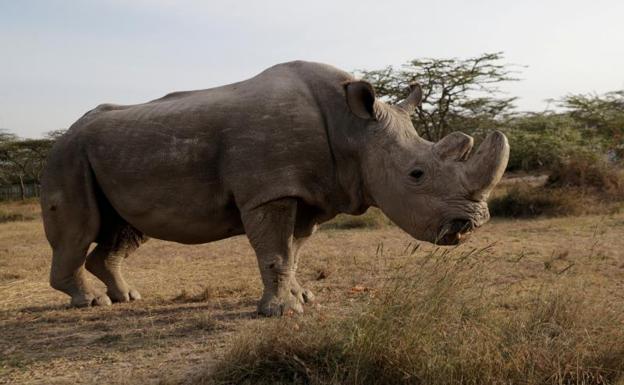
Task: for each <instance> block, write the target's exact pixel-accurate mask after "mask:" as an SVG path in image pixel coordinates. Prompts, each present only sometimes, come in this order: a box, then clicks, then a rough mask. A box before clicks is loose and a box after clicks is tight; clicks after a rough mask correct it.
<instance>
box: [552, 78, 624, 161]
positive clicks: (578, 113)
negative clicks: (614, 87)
mask: <svg viewBox="0 0 624 385" xmlns="http://www.w3.org/2000/svg"><path fill="white" fill-rule="evenodd" d="M559 106H561V107H564V108H565V109H566V110H567V111H568V114H569V115H570V116H571V117H572V118H573V119H574V120H576V121H577V122H579V123H580V124H581V130H582V131H585V133H586V134H589V135H591V136H598V137H601V138H602V139H603V140H604V143H605V144H606V146H607V148H608V149H609V150H611V151H613V152H614V153H615V154H617V155H618V157H620V158H622V157H624V90H620V91H613V92H607V93H605V94H602V95H598V94H573V95H567V96H565V97H563V98H562V99H560V100H559Z"/></svg>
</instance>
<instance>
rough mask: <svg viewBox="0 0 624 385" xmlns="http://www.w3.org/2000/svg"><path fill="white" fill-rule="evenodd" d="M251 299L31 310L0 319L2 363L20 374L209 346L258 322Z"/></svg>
mask: <svg viewBox="0 0 624 385" xmlns="http://www.w3.org/2000/svg"><path fill="white" fill-rule="evenodd" d="M255 303H256V302H255V299H252V298H241V299H238V300H224V301H220V302H218V303H212V302H202V303H175V302H173V301H153V302H150V301H141V302H137V303H130V304H117V305H113V306H111V307H105V308H88V309H70V308H68V307H67V306H65V305H45V306H30V307H24V308H21V309H18V310H17V311H15V310H13V311H11V312H7V311H5V312H1V313H0V329H1V330H2V334H3V338H2V339H0V362H5V363H7V364H8V366H9V367H15V368H21V367H25V366H28V365H31V364H34V363H42V362H47V361H52V360H54V359H59V358H64V359H76V360H89V359H92V358H95V357H96V356H102V355H103V354H106V353H124V354H125V353H128V352H135V351H142V350H149V349H152V348H158V349H169V348H175V347H176V346H181V345H184V344H188V343H189V342H192V343H193V344H195V345H197V344H210V343H211V341H214V340H215V339H216V338H217V337H218V336H219V335H220V334H223V333H228V332H230V331H232V330H234V329H236V328H237V326H239V325H240V324H241V323H242V322H245V321H250V320H251V319H253V318H256V317H258V316H257V313H256V311H255Z"/></svg>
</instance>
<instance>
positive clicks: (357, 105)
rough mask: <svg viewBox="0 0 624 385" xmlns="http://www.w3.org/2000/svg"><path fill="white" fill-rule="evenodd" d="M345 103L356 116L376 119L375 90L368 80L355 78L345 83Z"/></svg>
mask: <svg viewBox="0 0 624 385" xmlns="http://www.w3.org/2000/svg"><path fill="white" fill-rule="evenodd" d="M345 91H346V93H347V104H348V105H349V108H350V109H351V112H353V113H354V114H355V115H356V116H357V117H359V118H362V119H367V120H377V117H376V115H375V90H374V89H373V86H371V84H370V83H369V82H366V81H364V80H356V81H353V82H349V83H347V84H346V85H345Z"/></svg>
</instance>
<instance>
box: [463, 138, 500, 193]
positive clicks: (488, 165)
mask: <svg viewBox="0 0 624 385" xmlns="http://www.w3.org/2000/svg"><path fill="white" fill-rule="evenodd" d="M508 160H509V143H508V141H507V137H506V136H505V134H503V133H502V132H500V131H494V132H493V133H491V134H490V135H488V136H487V138H485V140H484V141H483V143H481V145H480V146H479V148H478V149H477V151H476V152H475V153H474V154H473V155H472V156H471V157H470V159H468V161H467V162H466V181H467V185H468V186H470V190H471V192H473V194H474V195H479V196H480V197H482V198H487V196H488V195H489V193H490V191H492V189H493V188H494V186H496V184H497V183H498V182H499V181H500V180H501V178H502V177H503V173H504V172H505V169H506V168H507V161H508Z"/></svg>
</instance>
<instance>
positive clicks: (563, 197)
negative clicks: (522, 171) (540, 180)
mask: <svg viewBox="0 0 624 385" xmlns="http://www.w3.org/2000/svg"><path fill="white" fill-rule="evenodd" d="M583 201H584V199H582V197H581V196H579V194H578V193H577V192H575V191H571V190H562V189H556V190H555V189H546V188H543V187H530V186H513V187H511V188H510V189H509V190H507V191H506V192H505V193H503V194H500V195H498V196H495V197H493V198H492V199H491V200H490V201H489V202H488V207H489V210H490V215H491V216H493V217H512V218H528V217H536V216H540V215H547V216H561V215H576V214H580V211H581V210H582V209H583V208H584V207H583Z"/></svg>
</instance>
